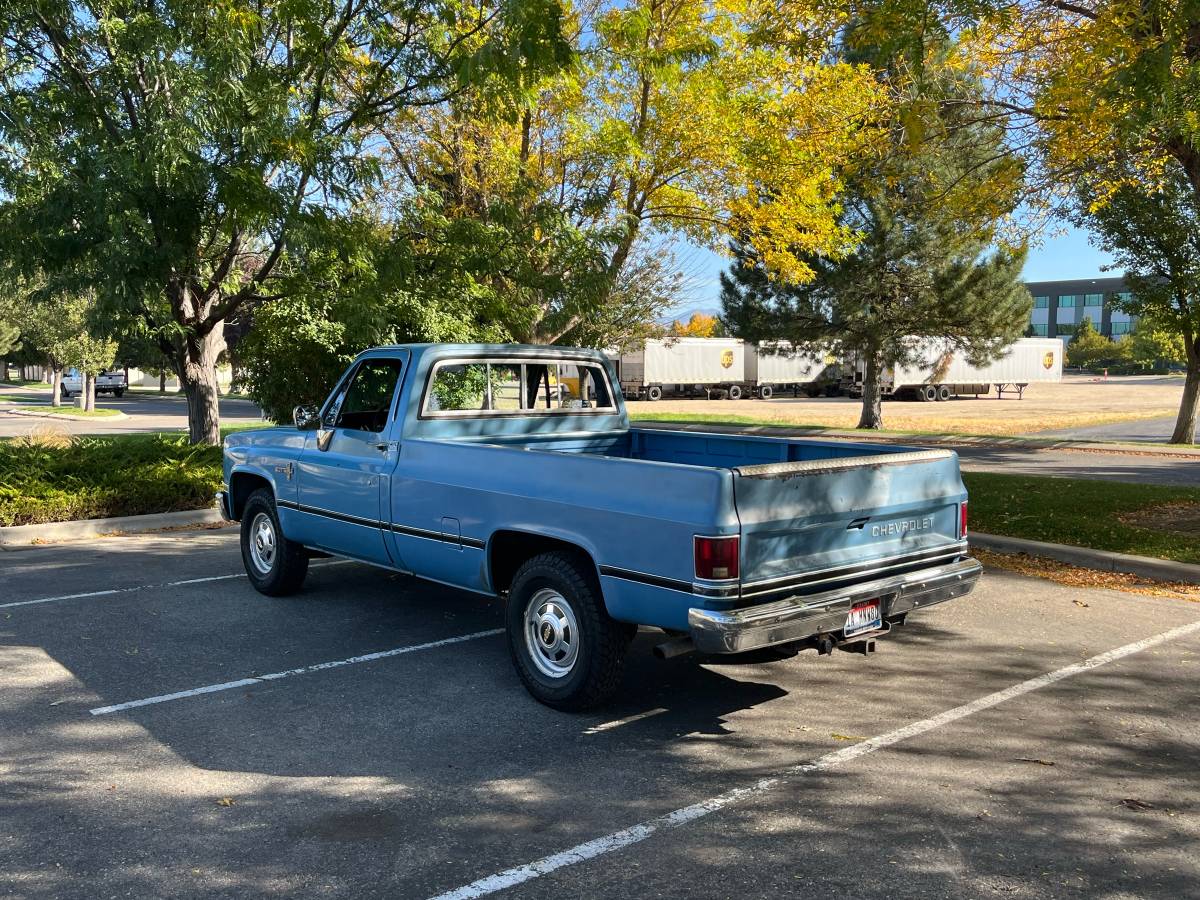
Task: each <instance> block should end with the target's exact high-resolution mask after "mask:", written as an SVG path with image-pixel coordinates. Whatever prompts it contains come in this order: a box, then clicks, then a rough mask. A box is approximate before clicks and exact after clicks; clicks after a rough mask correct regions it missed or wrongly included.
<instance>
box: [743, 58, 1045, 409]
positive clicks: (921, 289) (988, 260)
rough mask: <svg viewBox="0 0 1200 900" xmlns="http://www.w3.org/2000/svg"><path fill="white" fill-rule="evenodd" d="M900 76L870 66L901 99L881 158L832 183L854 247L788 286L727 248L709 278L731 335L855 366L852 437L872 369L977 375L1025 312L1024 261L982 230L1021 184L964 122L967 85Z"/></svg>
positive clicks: (998, 137)
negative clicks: (835, 353) (950, 364)
mask: <svg viewBox="0 0 1200 900" xmlns="http://www.w3.org/2000/svg"><path fill="white" fill-rule="evenodd" d="M872 53H873V51H871V50H865V51H864V50H861V49H858V50H855V51H854V53H853V54H851V53H849V52H848V54H847V55H848V56H853V57H854V58H856V59H859V60H861V59H862V58H863V57H864V56H865V57H867V58H870V57H871V56H872ZM912 71H913V70H912V69H911V68H910V67H909V66H908V65H907V64H906V63H904V61H903V60H895V59H887V60H884V62H883V63H882V64H881V65H880V73H881V78H886V79H887V80H888V81H889V83H890V84H893V85H900V84H904V85H905V87H904V88H903V90H907V91H909V97H908V98H907V100H906V101H905V102H903V103H900V104H899V105H898V108H899V110H900V111H899V112H898V113H896V115H895V118H894V120H893V121H892V122H890V123H889V129H888V136H889V138H888V152H887V153H885V154H883V155H882V156H881V157H880V158H879V159H878V160H877V161H875V162H874V163H872V164H870V165H864V166H860V167H858V168H856V169H855V170H854V171H853V172H851V173H850V174H849V175H848V176H847V178H846V191H845V196H844V209H843V213H842V224H843V225H845V226H846V227H848V228H850V229H852V230H853V231H855V232H856V233H857V234H858V236H859V243H858V244H857V246H856V247H855V248H854V249H853V250H852V251H850V252H849V253H848V254H847V255H845V256H843V257H841V258H838V259H830V258H826V257H802V259H803V261H804V262H805V263H806V264H807V265H808V266H809V267H810V268H811V269H812V271H813V273H814V277H813V278H812V279H811V280H810V281H808V282H806V283H803V284H798V285H793V284H786V283H783V282H782V281H781V280H779V279H775V278H772V277H771V273H769V272H767V271H766V270H765V269H764V267H763V266H762V265H761V263H760V261H759V260H758V259H757V257H756V256H755V255H754V253H753V252H752V251H751V250H749V249H748V248H746V247H744V246H742V245H740V244H735V245H734V247H733V252H734V255H735V257H736V260H735V262H734V264H733V265H732V266H731V269H730V272H729V273H728V274H727V275H725V276H723V277H722V279H721V302H722V307H723V319H724V321H725V323H726V326H727V327H728V328H729V330H730V331H731V333H732V334H734V335H736V336H738V337H743V338H746V339H750V340H765V339H781V340H787V341H790V342H791V343H792V344H793V345H794V346H795V347H796V348H797V349H798V350H800V351H801V352H808V353H811V354H813V355H816V354H823V353H826V352H829V350H830V349H838V350H841V351H843V352H852V353H854V354H856V355H857V357H858V358H859V359H860V360H861V361H862V364H863V368H864V378H863V409H862V415H861V417H860V420H859V424H858V427H859V428H880V427H882V405H881V399H882V386H881V379H882V376H883V373H884V370H885V368H886V367H888V366H892V365H898V364H908V365H912V364H915V363H917V362H918V360H919V359H921V358H923V357H924V358H928V356H929V352H930V350H936V351H938V352H944V351H960V352H963V353H964V354H965V355H966V356H967V358H968V359H969V360H970V361H971V362H973V363H976V364H982V363H985V362H987V361H989V360H990V359H994V358H995V357H996V356H997V355H998V354H1000V353H1001V352H1002V351H1003V349H1004V348H1005V347H1007V346H1008V345H1010V344H1011V343H1012V342H1013V341H1015V340H1017V339H1018V338H1020V337H1021V335H1022V333H1023V332H1024V330H1025V326H1026V323H1027V321H1028V317H1029V311H1030V309H1031V307H1032V303H1033V301H1032V298H1031V297H1030V295H1029V292H1028V291H1027V290H1026V289H1025V287H1024V285H1023V284H1022V283H1021V281H1020V277H1021V269H1022V266H1023V265H1024V260H1025V251H1024V249H1012V250H1010V249H1004V248H998V247H996V223H997V222H998V221H999V220H1000V219H1001V218H1002V217H1003V216H1004V215H1006V214H1007V213H1009V212H1011V211H1012V209H1013V207H1014V205H1015V202H1016V195H1017V191H1016V189H1017V187H1018V186H1019V183H1020V179H1021V172H1020V170H1019V168H1016V167H1015V164H1014V163H1013V162H1012V160H1011V158H1010V157H1009V155H1007V154H1005V153H1003V152H1002V142H1003V139H1004V134H1003V131H1002V129H1001V128H1000V127H998V126H994V125H991V124H989V123H986V122H983V123H981V122H979V121H978V120H973V119H972V118H971V117H969V116H968V115H967V114H966V112H965V108H966V106H967V104H965V103H964V102H963V101H964V100H967V99H971V98H973V97H976V96H979V94H980V87H979V84H978V82H977V81H976V80H975V79H974V78H973V77H971V76H970V75H969V74H963V73H961V72H956V71H953V70H952V69H950V68H949V67H941V68H938V67H937V64H936V61H934V62H932V63H928V64H927V66H926V67H925V68H923V69H922V70H921V71H920V74H919V76H917V75H914V74H912ZM897 89H900V88H897Z"/></svg>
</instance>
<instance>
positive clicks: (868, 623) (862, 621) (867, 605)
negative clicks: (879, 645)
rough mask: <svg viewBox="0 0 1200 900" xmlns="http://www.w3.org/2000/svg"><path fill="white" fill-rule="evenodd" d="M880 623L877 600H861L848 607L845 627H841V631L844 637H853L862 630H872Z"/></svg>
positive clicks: (881, 621) (881, 622) (881, 620)
mask: <svg viewBox="0 0 1200 900" xmlns="http://www.w3.org/2000/svg"><path fill="white" fill-rule="evenodd" d="M882 624H883V619H882V617H881V616H880V614H879V601H878V600H861V601H859V602H858V603H855V604H854V605H853V606H851V607H850V613H849V615H847V616H846V627H845V628H843V629H842V633H843V634H844V635H845V636H846V637H854V635H856V634H862V633H863V632H864V631H874V630H876V629H877V628H879V627H880V626H881V625H882Z"/></svg>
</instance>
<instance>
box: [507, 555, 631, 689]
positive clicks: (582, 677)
mask: <svg viewBox="0 0 1200 900" xmlns="http://www.w3.org/2000/svg"><path fill="white" fill-rule="evenodd" d="M505 617H506V620H507V622H506V624H507V626H508V627H507V630H508V649H509V652H510V653H511V655H512V660H513V666H514V667H515V668H516V670H517V674H518V675H519V676H520V678H521V681H522V682H523V683H524V685H525V687H526V689H527V690H528V691H529V693H531V694H532V695H533V696H534V698H535V699H537V700H539V701H540V702H542V703H545V704H546V705H547V706H552V707H554V708H555V709H562V710H584V709H591V708H592V707H596V706H599V705H601V704H603V703H604V702H605V701H607V700H608V699H609V698H611V697H612V695H613V694H615V693H616V691H617V688H618V687H620V684H621V671H622V668H623V666H624V662H625V651H626V649H627V648H628V646H629V642H630V637H631V635H632V633H633V631H632V630H631V629H630V627H629V626H627V625H623V624H621V623H620V622H618V621H616V620H615V619H613V618H611V617H610V616H609V615H608V612H607V611H606V610H605V608H604V601H603V599H602V598H601V596H600V590H599V586H598V585H597V584H596V578H595V575H594V573H592V572H591V571H590V567H585V566H584V565H583V563H582V562H581V561H580V560H578V559H577V558H576V557H574V556H572V555H570V554H567V553H558V552H554V553H543V554H541V555H540V556H535V557H533V558H532V559H530V560H529V561H528V562H526V563H525V564H524V565H523V566H521V568H520V569H519V570H518V571H517V574H516V576H515V577H514V579H513V583H512V589H511V590H510V591H509V594H508V607H507V609H506V610H505Z"/></svg>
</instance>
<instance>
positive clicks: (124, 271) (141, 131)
mask: <svg viewBox="0 0 1200 900" xmlns="http://www.w3.org/2000/svg"><path fill="white" fill-rule="evenodd" d="M560 28H561V11H560V9H559V7H558V4H557V0H522V2H519V3H497V4H491V3H487V2H485V3H483V4H479V5H470V6H465V5H462V4H460V3H458V2H457V0H341V2H338V3H330V4H319V3H312V2H307V0H300V2H293V0H287V2H284V0H255V2H251V0H229V2H215V0H199V2H194V3H183V2H166V3H150V4H147V3H145V2H142V0H136V2H135V0H97V2H83V0H30V2H22V3H4V4H0V32H2V33H3V39H2V40H3V47H4V66H3V67H0V136H2V137H3V142H4V149H3V154H2V160H0V191H2V192H3V196H4V198H5V199H4V201H3V203H2V204H0V256H3V258H4V259H6V260H7V261H10V262H12V263H14V264H16V265H20V266H23V267H24V269H25V270H26V271H31V270H33V269H34V268H45V269H46V270H48V271H50V272H52V273H59V272H62V271H73V272H76V273H84V272H86V273H89V274H90V276H91V279H92V280H94V284H95V286H96V288H97V290H98V292H99V297H100V300H101V302H102V304H103V305H104V306H105V307H107V308H108V309H109V310H111V311H112V313H113V315H114V317H116V318H121V317H124V316H132V317H136V318H140V319H142V320H143V321H144V322H145V324H146V326H147V327H148V328H149V329H150V330H151V331H152V332H154V333H156V334H162V335H170V342H169V343H170V346H171V347H172V348H173V349H174V350H175V351H176V353H177V359H176V368H177V370H178V372H179V375H180V377H181V380H182V383H183V388H184V391H185V393H186V395H187V399H188V420H189V432H190V436H191V440H192V441H193V442H194V443H201V442H203V443H217V442H218V441H219V437H220V434H219V429H218V425H219V422H218V409H217V383H216V374H215V363H216V360H217V357H218V355H219V354H220V353H221V351H222V349H223V343H224V341H223V336H222V333H223V323H224V321H225V319H226V318H227V317H229V316H230V315H232V314H233V313H234V312H235V311H237V310H238V309H240V308H242V307H244V306H246V305H249V304H260V303H269V302H270V301H271V300H273V299H276V298H279V297H281V296H282V295H283V285H284V283H285V282H288V281H289V279H288V277H287V276H288V275H289V273H290V272H292V271H293V270H294V269H295V268H296V266H297V265H298V264H299V263H300V262H301V261H300V260H298V259H296V257H295V255H294V251H293V246H294V240H293V238H294V236H295V233H296V231H297V230H298V229H299V228H301V227H305V228H309V229H311V228H316V227H319V226H321V225H322V224H324V223H327V222H331V221H333V220H335V219H336V218H338V217H339V216H341V215H344V214H345V213H346V212H347V211H348V210H349V209H351V208H352V207H353V205H354V203H355V202H356V200H357V199H358V198H359V197H360V196H361V195H362V193H363V192H364V191H365V190H366V189H367V188H368V187H369V185H370V184H371V183H372V181H373V180H374V179H375V178H376V176H377V174H378V171H379V163H378V153H377V152H376V151H377V145H378V140H379V133H380V131H379V130H380V126H381V125H382V124H383V123H384V122H387V121H394V120H396V119H397V118H403V117H406V116H409V115H411V114H412V113H413V112H414V111H416V110H419V109H423V108H426V107H428V106H430V105H432V104H435V103H438V102H442V101H444V100H445V99H446V98H447V97H449V96H450V95H452V94H453V93H455V92H456V91H458V90H461V89H462V88H464V87H465V86H467V85H468V84H470V83H476V82H481V81H485V82H487V83H488V85H489V88H490V90H491V92H492V95H493V97H494V98H496V99H497V102H499V101H501V100H505V99H508V101H509V102H511V101H512V97H511V95H512V94H513V93H514V90H513V89H510V90H508V91H507V93H506V86H513V85H516V84H517V83H518V82H519V81H520V79H521V78H523V77H537V76H538V75H539V73H541V72H542V71H544V70H545V69H547V68H553V67H557V66H559V65H561V63H562V62H563V60H564V57H565V54H566V50H565V46H564V44H563V42H562V40H561V38H560ZM292 283H294V282H292ZM160 307H162V308H165V309H166V311H167V318H166V320H165V321H164V320H163V319H162V317H161V315H160V313H159V309H160Z"/></svg>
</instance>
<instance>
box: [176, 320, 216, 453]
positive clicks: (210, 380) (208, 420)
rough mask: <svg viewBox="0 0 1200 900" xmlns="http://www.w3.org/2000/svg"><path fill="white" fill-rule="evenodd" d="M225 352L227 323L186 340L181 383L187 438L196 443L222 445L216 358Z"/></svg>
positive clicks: (181, 362)
mask: <svg viewBox="0 0 1200 900" xmlns="http://www.w3.org/2000/svg"><path fill="white" fill-rule="evenodd" d="M224 349H225V323H224V322H218V323H217V324H216V325H215V326H214V327H213V328H212V330H211V331H209V332H207V333H206V334H203V335H196V334H194V333H193V334H189V335H187V336H186V337H185V338H184V340H183V358H182V359H181V360H180V365H179V369H180V372H179V376H180V378H179V380H180V384H181V385H182V387H183V393H184V395H185V396H186V397H187V407H188V439H189V441H190V442H191V443H193V444H210V445H213V446H215V445H217V444H220V443H221V413H220V409H219V407H218V405H217V404H218V399H219V394H220V392H219V389H218V387H217V357H218V356H220V355H221V351H222V350H224Z"/></svg>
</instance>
